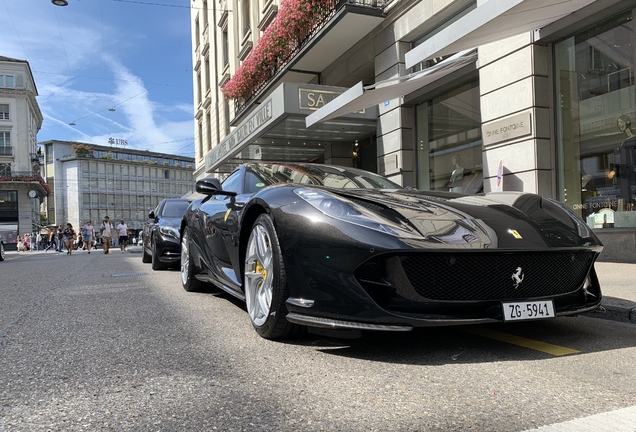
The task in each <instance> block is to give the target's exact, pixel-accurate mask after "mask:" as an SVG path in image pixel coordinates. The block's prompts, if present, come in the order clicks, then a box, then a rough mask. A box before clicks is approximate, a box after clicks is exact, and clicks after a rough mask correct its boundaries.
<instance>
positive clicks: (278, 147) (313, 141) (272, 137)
mask: <svg viewBox="0 0 636 432" xmlns="http://www.w3.org/2000/svg"><path fill="white" fill-rule="evenodd" d="M345 90H346V89H345V88H342V87H333V86H323V85H315V84H302V83H281V84H280V85H279V86H278V87H277V88H276V89H275V90H274V91H273V92H272V94H271V95H270V96H269V97H268V98H267V99H265V100H264V101H263V102H262V103H260V104H259V105H258V106H257V107H256V109H254V110H252V111H251V112H250V113H249V115H247V116H246V118H245V119H244V120H243V121H242V122H241V123H240V124H239V125H238V126H237V127H236V128H235V129H234V130H233V131H232V132H231V133H230V134H229V135H227V136H226V137H225V138H224V139H223V141H221V142H220V143H219V144H218V145H216V146H215V147H214V148H212V150H210V151H209V152H208V153H207V154H206V156H205V172H206V173H227V172H232V170H233V169H234V168H235V167H236V166H238V165H240V164H241V163H245V162H249V161H254V160H259V161H260V160H269V161H273V160H275V161H289V162H311V161H314V160H320V158H321V157H323V156H324V152H325V147H326V146H327V145H329V144H333V143H346V142H349V143H353V142H355V141H356V140H358V139H363V138H365V137H368V136H370V135H373V134H374V133H375V131H376V123H377V118H378V109H377V107H373V108H370V109H366V110H356V111H355V112H351V113H348V115H346V116H343V117H342V118H339V119H337V120H333V121H329V122H325V123H323V124H321V125H320V126H319V127H315V128H312V129H311V130H308V129H307V128H306V127H305V117H306V116H307V115H308V114H309V113H312V112H314V111H316V110H318V109H319V108H320V107H322V106H324V105H325V104H327V102H328V101H330V100H332V99H334V98H336V97H337V96H338V95H340V94H342V93H343V92H344V91H345Z"/></svg>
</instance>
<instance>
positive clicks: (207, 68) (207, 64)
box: [203, 57, 212, 94]
mask: <svg viewBox="0 0 636 432" xmlns="http://www.w3.org/2000/svg"><path fill="white" fill-rule="evenodd" d="M203 73H204V74H205V94H207V93H208V92H209V91H210V75H212V72H211V71H210V58H209V57H206V58H205V70H204V71H203Z"/></svg>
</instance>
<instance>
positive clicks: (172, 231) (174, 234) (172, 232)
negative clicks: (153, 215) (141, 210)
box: [159, 226, 179, 240]
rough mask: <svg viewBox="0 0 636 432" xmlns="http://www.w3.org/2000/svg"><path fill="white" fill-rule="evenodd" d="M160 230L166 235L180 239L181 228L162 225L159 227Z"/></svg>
mask: <svg viewBox="0 0 636 432" xmlns="http://www.w3.org/2000/svg"><path fill="white" fill-rule="evenodd" d="M159 232H160V233H161V234H162V235H164V236H166V237H172V238H175V239H177V240H179V230H178V229H176V228H173V227H168V226H162V227H159Z"/></svg>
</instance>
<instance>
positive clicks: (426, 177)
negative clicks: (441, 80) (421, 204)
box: [416, 81, 483, 194]
mask: <svg viewBox="0 0 636 432" xmlns="http://www.w3.org/2000/svg"><path fill="white" fill-rule="evenodd" d="M416 122H417V137H416V138H417V162H418V166H417V170H418V173H417V179H418V185H417V187H418V189H420V190H440V191H450V192H458V193H466V194H476V193H479V192H482V191H483V163H482V138H481V110H480V105H479V82H478V81H473V82H471V83H468V84H466V85H463V86H461V87H458V88H456V89H454V90H452V91H450V92H448V93H445V94H444V95H442V96H440V97H437V98H435V99H432V100H430V101H428V102H425V103H423V104H421V105H418V106H416Z"/></svg>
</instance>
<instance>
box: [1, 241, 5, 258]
mask: <svg viewBox="0 0 636 432" xmlns="http://www.w3.org/2000/svg"><path fill="white" fill-rule="evenodd" d="M0 261H4V243H2V242H0Z"/></svg>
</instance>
